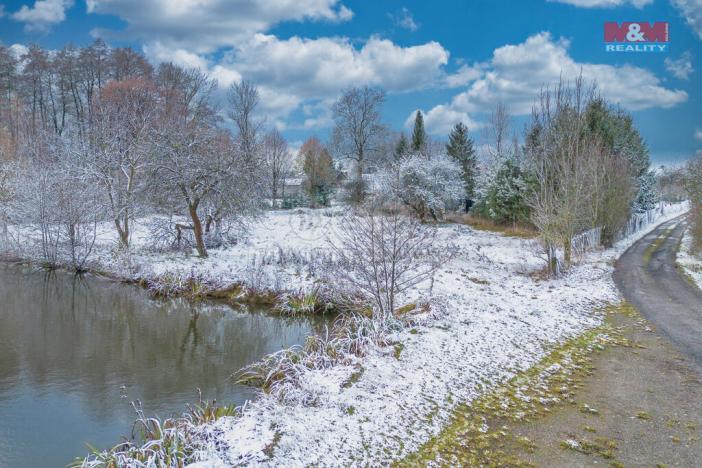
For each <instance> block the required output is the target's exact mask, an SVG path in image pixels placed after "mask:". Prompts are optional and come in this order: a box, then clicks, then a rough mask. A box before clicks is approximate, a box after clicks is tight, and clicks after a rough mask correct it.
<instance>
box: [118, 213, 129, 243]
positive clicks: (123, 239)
mask: <svg viewBox="0 0 702 468" xmlns="http://www.w3.org/2000/svg"><path fill="white" fill-rule="evenodd" d="M128 223H129V220H128V219H125V220H124V226H123V225H122V223H120V220H119V219H115V227H116V228H117V234H118V235H119V245H120V246H121V247H125V248H126V247H129V224H128Z"/></svg>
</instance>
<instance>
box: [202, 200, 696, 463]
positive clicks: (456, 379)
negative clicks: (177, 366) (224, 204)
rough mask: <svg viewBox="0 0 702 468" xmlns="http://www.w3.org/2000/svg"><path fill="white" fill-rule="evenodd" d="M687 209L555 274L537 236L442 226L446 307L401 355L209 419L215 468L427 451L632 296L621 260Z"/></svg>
mask: <svg viewBox="0 0 702 468" xmlns="http://www.w3.org/2000/svg"><path fill="white" fill-rule="evenodd" d="M683 209H685V207H672V208H669V209H668V210H667V211H666V213H665V214H664V215H663V216H662V217H660V218H659V219H658V220H657V221H656V222H655V223H653V224H651V225H649V226H647V227H646V228H644V229H643V230H642V231H640V232H638V233H636V234H635V235H633V236H631V237H630V238H627V239H625V240H623V241H621V242H620V243H618V244H617V245H616V246H615V247H614V248H613V249H609V250H607V251H599V252H593V253H590V254H588V255H587V256H586V258H584V259H582V261H581V263H580V264H579V265H578V266H576V267H574V268H572V269H571V270H570V271H569V272H567V274H566V275H565V276H563V277H562V278H559V279H554V280H537V279H534V278H533V277H532V276H531V275H530V274H529V273H531V272H533V271H534V270H535V269H538V268H541V267H542V266H543V264H542V263H541V261H540V260H539V259H538V257H537V256H536V254H535V253H534V249H533V247H532V246H531V243H530V241H527V240H522V239H515V238H508V237H503V236H501V235H498V234H493V233H486V232H480V231H474V230H472V229H470V228H469V227H466V226H461V225H448V226H442V227H441V228H440V234H439V238H440V240H439V242H441V243H444V244H445V245H452V246H454V247H453V248H457V249H458V255H457V256H456V258H455V259H454V260H453V261H452V262H451V263H450V264H448V265H445V266H444V267H443V268H442V269H441V270H440V271H439V273H438V274H437V277H436V280H435V284H434V287H433V295H434V296H438V297H441V298H442V299H443V301H444V303H445V305H446V312H445V314H444V315H443V316H442V317H441V318H439V319H437V320H436V321H434V322H432V323H430V324H428V325H426V326H421V327H416V328H415V329H408V330H406V331H404V332H402V333H398V334H397V335H396V336H394V337H393V338H394V339H395V340H397V341H398V342H399V343H402V345H403V348H402V351H401V353H400V354H399V358H398V356H397V353H396V349H394V348H393V347H388V348H389V349H383V348H380V349H377V350H375V352H373V353H371V354H370V355H369V356H367V357H366V358H364V360H363V361H362V367H363V372H362V374H360V378H357V377H358V375H359V372H358V369H357V368H354V367H336V368H333V369H327V370H319V371H309V372H308V374H307V375H306V376H305V379H304V382H303V386H305V387H306V388H307V389H308V390H309V391H311V392H314V393H315V396H316V399H315V402H316V403H315V405H314V406H295V405H287V406H286V405H281V404H280V403H279V402H278V401H276V400H275V399H273V398H272V397H270V396H266V395H262V396H261V397H260V398H259V399H258V400H256V401H254V402H252V403H251V404H249V405H248V406H247V408H246V411H245V412H244V415H243V417H240V418H224V419H221V420H220V421H218V422H217V423H216V424H215V425H214V426H210V427H208V428H207V432H208V433H209V434H210V435H212V436H213V437H214V440H216V444H214V443H213V444H212V447H214V446H215V445H217V447H218V448H217V449H214V448H213V449H212V450H211V451H210V452H209V453H208V454H207V455H206V462H204V463H203V466H211V465H213V464H222V465H230V464H234V465H239V464H240V465H245V464H256V465H258V464H263V465H270V466H307V465H315V466H338V465H344V466H345V465H349V464H358V465H373V466H384V465H387V464H388V463H389V462H391V461H392V460H396V459H398V458H401V457H402V456H404V455H406V454H408V453H410V452H412V451H414V450H416V449H417V448H418V447H419V446H420V445H421V444H422V443H423V442H425V441H426V440H427V439H428V438H429V437H431V436H432V435H434V434H436V433H437V432H438V431H439V430H440V428H441V427H442V426H443V425H444V424H445V423H446V422H447V420H448V418H449V417H450V415H451V412H452V409H453V408H454V407H455V406H456V405H457V404H459V403H465V402H469V401H471V400H472V399H473V398H475V397H476V396H477V395H479V394H480V393H481V392H483V391H485V389H486V388H489V387H491V386H494V385H496V384H498V383H499V382H503V381H505V380H506V379H508V378H510V377H511V376H512V375H514V373H516V372H518V371H520V370H524V369H526V368H528V367H530V366H531V365H533V364H534V363H536V362H537V361H539V360H540V359H541V358H542V357H543V356H544V355H545V353H546V352H547V350H548V349H549V347H550V346H553V345H554V344H555V343H558V342H562V341H564V340H565V339H567V338H569V337H572V336H574V335H576V334H579V333H581V332H582V331H584V330H585V329H588V328H590V327H594V326H597V325H598V324H600V323H601V321H602V316H601V315H600V314H599V313H598V308H599V307H601V306H603V305H605V304H607V303H611V302H614V301H618V300H620V297H619V294H618V292H617V290H616V287H615V285H614V283H613V281H612V275H611V273H612V270H613V263H614V260H615V259H616V258H617V257H618V256H619V255H620V254H621V253H622V252H623V251H624V250H625V249H626V248H628V247H629V246H630V245H631V244H632V243H633V242H634V241H635V240H637V239H639V238H640V237H642V236H643V235H644V234H645V233H647V232H649V231H650V230H651V229H653V228H654V227H655V226H656V225H658V224H659V223H660V222H663V221H665V220H667V219H671V218H673V217H675V216H678V215H679V214H680V213H681V211H682V210H683ZM306 216H313V215H311V214H309V215H306ZM277 217H278V215H274V219H276V218H277ZM276 222H277V223H279V224H278V225H279V226H280V222H281V221H280V220H279V219H277V221H276ZM284 224H285V223H283V225H284ZM293 224H294V225H295V226H299V224H298V223H297V222H295V223H293ZM302 224H303V225H309V224H307V222H305V223H302ZM283 237H285V236H283ZM303 237H304V236H303ZM319 240H320V239H318V240H315V241H312V242H311V244H310V245H315V246H316V245H318V242H319ZM415 293H416V294H418V295H421V294H424V293H426V292H425V291H415ZM352 376H355V377H356V378H357V380H356V379H355V378H352ZM350 382H352V384H351V385H349V383H350ZM345 383H346V384H345Z"/></svg>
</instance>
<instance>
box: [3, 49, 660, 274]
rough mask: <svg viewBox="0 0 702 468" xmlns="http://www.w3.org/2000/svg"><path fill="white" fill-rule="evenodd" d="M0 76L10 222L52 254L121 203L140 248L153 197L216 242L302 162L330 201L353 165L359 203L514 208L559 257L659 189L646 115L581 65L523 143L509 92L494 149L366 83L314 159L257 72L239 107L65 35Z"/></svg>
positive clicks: (350, 193) (170, 236)
mask: <svg viewBox="0 0 702 468" xmlns="http://www.w3.org/2000/svg"><path fill="white" fill-rule="evenodd" d="M0 92H1V93H0V100H1V101H0V151H1V152H2V154H1V160H2V164H1V165H0V203H2V204H1V205H0V206H2V212H1V213H0V216H2V218H1V220H2V226H3V230H2V233H3V236H4V238H5V239H6V240H7V238H8V237H9V236H10V233H9V231H8V226H9V225H13V226H18V225H31V226H35V227H38V228H39V229H40V231H41V238H42V246H43V247H42V248H43V249H44V250H45V251H46V253H45V257H46V258H47V259H49V260H51V261H54V260H55V257H56V256H57V255H58V250H59V248H60V246H64V245H68V246H69V250H70V251H71V257H72V258H75V259H76V260H75V262H77V263H80V258H83V257H86V256H87V255H86V252H89V251H90V249H91V248H92V247H91V246H92V242H94V239H95V236H96V228H95V226H97V223H98V222H99V221H104V220H108V219H109V220H110V221H111V222H112V224H113V225H114V230H115V232H116V234H117V237H118V239H119V243H120V246H121V247H122V248H127V247H129V243H130V238H131V235H132V231H133V229H132V224H133V220H134V219H136V218H137V217H145V216H147V215H151V214H158V215H160V218H159V219H163V218H165V219H167V220H168V221H166V222H163V221H161V222H160V224H155V225H154V228H153V229H152V231H153V235H154V236H155V237H156V238H157V239H159V240H160V241H161V243H162V244H168V245H181V244H188V243H189V242H191V243H192V246H193V247H194V248H195V249H196V250H197V252H198V254H199V255H201V256H207V249H208V247H209V246H213V245H218V244H219V243H221V242H223V241H224V240H225V238H226V237H227V236H228V233H229V232H232V231H231V229H232V227H236V226H239V225H241V224H242V222H243V221H245V219H246V218H247V217H248V216H249V215H251V214H254V213H255V212H256V211H257V210H258V209H259V208H260V207H261V206H262V205H263V204H262V201H263V200H264V199H271V200H272V201H273V204H275V201H276V200H277V199H279V198H280V197H281V195H282V192H283V191H284V189H285V186H286V184H285V181H286V179H287V178H289V177H290V176H291V175H292V174H294V172H295V170H296V169H297V170H298V171H300V172H302V173H304V189H305V192H306V193H307V195H308V199H309V200H310V203H311V204H312V206H316V205H325V204H328V202H329V200H330V198H331V195H332V192H333V190H334V189H335V188H336V187H337V186H338V185H340V183H341V182H342V181H343V183H344V184H345V191H344V192H345V193H346V194H347V198H348V200H349V201H350V202H351V203H353V204H356V205H360V204H362V203H364V202H367V201H371V202H373V203H376V204H381V205H382V204H385V205H387V204H388V203H390V202H392V203H400V204H401V205H403V206H404V207H406V209H408V210H410V211H411V212H413V213H414V214H416V216H417V217H418V218H419V219H420V220H422V221H424V220H428V219H432V220H438V219H440V218H441V217H442V216H443V214H444V212H445V211H446V210H447V209H458V208H460V207H463V206H464V204H465V209H466V210H468V209H469V208H471V206H473V205H474V206H473V208H472V210H473V211H474V212H476V213H478V214H479V215H482V216H485V217H488V218H490V219H492V220H494V221H495V222H498V223H514V224H516V223H529V224H532V225H533V226H535V227H536V228H537V229H538V230H539V232H540V233H541V239H542V241H543V244H544V246H545V247H546V251H547V252H549V259H550V262H549V263H550V264H551V263H553V262H554V259H555V251H556V250H558V249H560V250H562V251H563V252H564V257H565V260H566V262H570V260H571V257H572V252H571V250H572V248H571V245H570V241H571V239H572V238H573V236H574V235H576V234H578V233H579V232H582V231H584V230H587V229H590V228H592V227H596V226H602V227H603V232H604V237H603V240H604V243H605V244H611V243H612V242H613V240H614V239H615V236H616V235H617V233H618V232H619V231H620V229H621V227H622V226H623V224H624V223H625V222H626V220H627V218H628V216H629V214H630V213H631V211H645V210H647V209H649V208H651V207H652V205H653V204H654V203H655V202H656V198H655V195H654V190H653V186H654V185H655V178H654V177H653V174H652V173H651V172H650V170H649V165H650V163H649V157H648V152H647V150H646V146H645V144H644V142H643V140H642V139H641V137H640V135H639V134H638V132H637V131H636V129H635V128H634V126H633V123H632V120H631V117H630V116H629V115H627V114H626V113H624V112H623V111H621V110H619V109H616V108H614V107H613V106H611V105H610V104H608V103H607V102H606V100H605V99H603V98H602V97H600V96H599V95H598V94H597V93H596V90H595V89H594V86H593V87H587V86H585V84H584V83H583V82H582V79H579V80H577V81H576V82H575V83H573V84H572V85H569V84H566V83H563V82H562V83H560V84H558V85H557V86H556V87H555V88H553V89H547V90H544V91H543V92H542V93H541V96H540V98H539V100H538V101H537V103H536V105H535V107H534V112H533V116H532V119H531V122H530V123H529V125H528V126H527V128H526V131H525V135H524V138H523V143H519V141H518V138H516V136H515V134H514V132H513V130H512V128H511V122H510V118H509V113H508V112H507V109H506V108H505V107H504V106H498V107H497V108H496V110H495V112H493V114H492V116H491V118H490V119H489V122H488V125H487V128H486V130H485V143H486V145H485V148H487V150H486V154H484V155H482V158H478V155H477V152H476V147H475V146H476V145H475V142H474V140H473V139H472V138H471V137H470V135H469V131H468V128H467V127H466V126H465V125H464V124H462V123H458V124H457V125H456V126H455V127H454V128H453V129H452V131H451V133H450V135H448V141H447V143H446V144H445V145H444V144H440V143H438V142H435V141H432V140H431V139H430V138H429V137H428V135H427V132H426V130H425V128H424V119H423V115H422V113H421V112H419V111H418V112H417V114H416V116H415V123H414V128H413V131H412V134H411V135H410V136H409V138H408V137H407V136H405V135H404V133H400V134H397V135H393V133H392V132H391V131H390V130H389V128H388V126H386V125H384V124H383V122H382V105H383V103H384V100H385V94H384V92H383V91H382V90H380V89H376V88H372V87H368V86H366V87H361V88H352V89H349V90H347V91H345V92H344V93H343V94H342V96H341V97H340V98H339V100H338V101H337V102H336V103H335V104H334V105H333V107H332V113H333V117H334V122H335V125H334V130H333V132H332V137H331V139H330V141H329V143H328V144H326V145H325V144H323V143H322V142H321V141H319V140H318V139H316V138H310V139H309V140H308V141H307V142H305V144H304V145H303V146H302V148H301V150H300V153H299V155H298V159H297V167H296V166H295V161H293V158H292V157H291V154H290V151H289V149H288V146H287V143H286V141H285V140H284V138H283V137H282V136H281V135H280V134H279V133H278V132H277V131H275V130H271V131H268V132H266V129H265V125H264V124H265V122H264V121H263V120H262V119H260V118H259V117H258V114H257V108H258V107H259V104H260V103H259V94H258V91H257V89H256V86H255V85H254V84H252V83H250V82H247V81H242V82H240V83H237V84H234V85H233V86H232V87H231V88H230V89H229V91H228V93H227V96H226V97H227V99H226V109H224V111H223V109H220V108H218V106H217V105H216V103H217V102H219V101H221V99H216V97H217V96H216V95H217V94H218V92H219V91H218V88H217V85H216V83H215V82H214V81H212V80H211V79H209V78H208V77H207V76H206V75H205V74H203V73H202V72H200V71H198V70H192V69H185V68H182V67H178V66H176V65H173V64H161V65H159V66H158V67H157V68H156V69H154V68H153V67H152V66H151V65H150V64H149V63H148V62H146V61H145V60H144V59H143V57H142V56H141V55H140V54H138V53H135V52H133V51H131V50H130V49H110V48H109V47H107V46H106V45H105V44H104V43H102V42H100V41H97V42H96V43H95V44H93V45H92V46H90V47H87V48H84V49H75V48H73V47H66V48H64V49H63V50H61V51H58V52H55V53H49V52H47V51H44V50H42V49H40V48H39V47H36V46H32V47H30V48H29V50H28V51H27V52H26V53H25V54H24V55H23V56H21V57H19V58H18V57H16V56H15V53H14V52H13V51H12V50H10V49H8V48H4V47H0ZM225 115H226V117H227V118H226V119H225V118H224V116H225ZM226 124H229V126H230V127H231V128H233V129H234V131H233V132H232V131H230V130H228V129H227V125H226ZM335 161H336V162H335ZM342 161H343V162H346V163H347V167H346V168H342V167H340V164H341V162H342ZM90 226H92V227H93V228H92V229H89V227H90ZM17 235H19V234H15V237H17ZM91 239H92V240H91ZM15 240H17V241H18V240H19V239H15ZM81 252H82V253H81ZM554 268H555V266H554Z"/></svg>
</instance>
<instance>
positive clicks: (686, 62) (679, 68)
mask: <svg viewBox="0 0 702 468" xmlns="http://www.w3.org/2000/svg"><path fill="white" fill-rule="evenodd" d="M664 63H665V68H666V70H668V71H669V72H670V73H672V74H673V76H675V77H676V78H680V79H681V80H687V79H689V78H690V75H691V74H692V72H694V71H695V69H694V68H693V67H692V55H691V54H690V52H685V53H683V54H682V55H681V56H680V58H677V59H672V58H670V57H666V58H665V60H664Z"/></svg>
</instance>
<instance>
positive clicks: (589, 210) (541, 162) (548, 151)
mask: <svg viewBox="0 0 702 468" xmlns="http://www.w3.org/2000/svg"><path fill="white" fill-rule="evenodd" d="M597 99H598V97H597V94H596V89H595V85H594V84H592V85H590V86H586V85H585V83H584V82H583V79H582V77H579V78H577V79H576V80H575V82H574V83H573V84H572V85H570V84H568V83H566V82H564V81H561V82H560V83H559V84H558V85H556V86H555V87H554V88H553V89H546V90H544V91H543V92H542V93H541V96H540V99H539V101H538V103H537V105H536V106H535V107H534V111H533V115H532V122H531V125H530V127H529V130H528V132H527V136H526V144H525V153H526V158H527V165H528V169H529V170H530V172H531V175H532V176H533V178H534V182H535V185H536V187H535V189H534V190H533V191H532V192H531V194H530V196H529V200H528V202H529V204H530V207H531V209H532V215H531V220H532V222H533V224H534V225H535V226H536V227H537V228H538V229H539V232H540V237H541V240H542V243H543V245H544V248H545V249H546V253H547V257H548V261H549V267H550V269H551V271H552V272H553V273H557V272H558V259H557V257H556V249H557V248H562V250H563V257H564V260H565V263H566V264H567V265H568V264H570V263H571V261H572V239H573V237H574V236H575V235H576V234H579V233H581V232H583V231H585V230H588V229H591V228H593V227H596V224H598V223H599V227H602V228H603V241H604V242H605V243H607V244H609V243H611V242H612V239H613V238H614V236H615V235H616V234H617V233H618V232H619V231H620V229H621V227H622V225H623V224H622V223H623V222H625V221H626V219H627V218H628V215H629V210H630V205H631V201H632V198H633V194H634V193H635V190H634V187H633V185H632V182H631V178H630V176H629V174H630V167H629V162H628V159H626V158H623V157H620V156H619V155H617V154H615V153H614V152H612V151H611V150H610V149H608V147H607V145H605V144H604V143H603V142H602V141H601V138H600V136H599V135H598V134H597V133H595V132H591V131H589V128H588V122H587V109H588V108H589V106H591V105H592V103H593V102H596V100H597Z"/></svg>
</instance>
